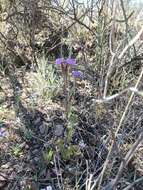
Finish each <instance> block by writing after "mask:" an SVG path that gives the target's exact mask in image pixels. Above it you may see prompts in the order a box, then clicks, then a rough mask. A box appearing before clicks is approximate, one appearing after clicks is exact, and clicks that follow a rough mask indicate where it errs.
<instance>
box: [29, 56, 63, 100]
mask: <svg viewBox="0 0 143 190" xmlns="http://www.w3.org/2000/svg"><path fill="white" fill-rule="evenodd" d="M30 78H31V88H32V90H33V92H34V93H35V92H36V93H37V94H38V95H39V96H40V97H42V98H44V99H48V100H49V99H51V98H52V97H53V95H54V94H55V93H56V92H57V91H58V89H59V86H60V82H59V79H58V77H57V75H56V73H55V70H54V67H53V66H52V65H51V64H48V60H47V59H46V58H45V57H44V56H43V57H41V58H40V59H39V60H38V64H37V68H36V72H32V73H31V75H30Z"/></svg>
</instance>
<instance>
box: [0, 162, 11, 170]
mask: <svg viewBox="0 0 143 190" xmlns="http://www.w3.org/2000/svg"><path fill="white" fill-rule="evenodd" d="M9 167H10V163H9V162H7V163H6V164H3V165H2V166H1V169H8V168H9Z"/></svg>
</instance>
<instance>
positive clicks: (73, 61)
mask: <svg viewBox="0 0 143 190" xmlns="http://www.w3.org/2000/svg"><path fill="white" fill-rule="evenodd" d="M65 62H66V63H67V64H69V65H75V64H76V60H75V59H71V58H68V59H66V61H65Z"/></svg>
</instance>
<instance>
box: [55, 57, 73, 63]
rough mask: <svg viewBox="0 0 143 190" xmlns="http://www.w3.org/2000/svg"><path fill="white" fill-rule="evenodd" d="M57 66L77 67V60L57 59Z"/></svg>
mask: <svg viewBox="0 0 143 190" xmlns="http://www.w3.org/2000/svg"><path fill="white" fill-rule="evenodd" d="M56 64H57V65H60V64H68V65H76V60H75V59H71V58H68V59H63V58H58V59H56Z"/></svg>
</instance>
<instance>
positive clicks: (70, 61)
mask: <svg viewBox="0 0 143 190" xmlns="http://www.w3.org/2000/svg"><path fill="white" fill-rule="evenodd" d="M56 64H57V65H62V66H63V65H66V66H68V65H76V60H75V59H72V58H67V59H63V58H58V59H56ZM72 76H73V77H75V78H82V73H81V71H72Z"/></svg>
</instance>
